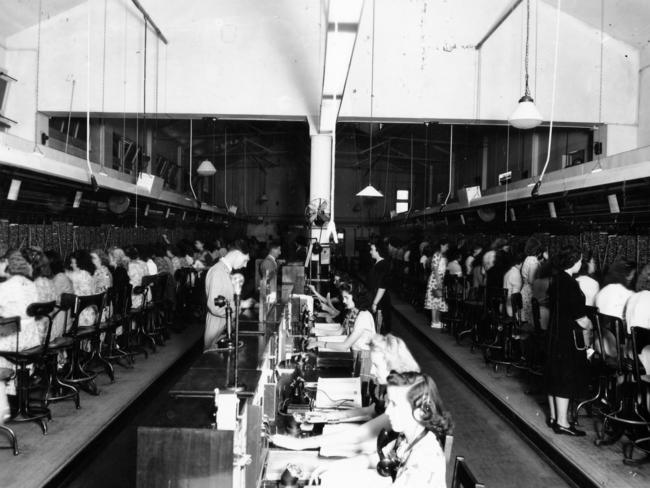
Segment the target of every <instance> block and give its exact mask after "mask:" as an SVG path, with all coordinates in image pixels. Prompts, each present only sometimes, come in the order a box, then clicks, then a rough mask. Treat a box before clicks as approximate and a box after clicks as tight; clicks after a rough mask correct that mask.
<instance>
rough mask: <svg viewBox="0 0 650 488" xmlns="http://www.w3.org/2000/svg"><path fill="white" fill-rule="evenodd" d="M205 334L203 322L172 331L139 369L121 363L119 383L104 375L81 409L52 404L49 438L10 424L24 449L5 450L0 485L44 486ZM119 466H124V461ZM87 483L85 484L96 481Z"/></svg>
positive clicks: (33, 425)
mask: <svg viewBox="0 0 650 488" xmlns="http://www.w3.org/2000/svg"><path fill="white" fill-rule="evenodd" d="M202 334H203V329H202V327H201V326H200V325H198V324H197V325H193V326H190V327H188V328H187V329H186V330H185V331H184V332H182V333H180V334H176V333H173V334H172V339H171V340H170V341H168V342H167V345H166V346H165V347H159V348H158V352H157V353H156V354H150V355H149V359H144V358H143V357H142V356H139V357H138V358H137V362H136V365H135V368H134V369H131V370H127V369H124V368H121V367H119V366H117V367H116V371H115V383H110V381H109V380H108V378H107V377H106V375H104V374H102V375H100V376H99V378H98V381H97V383H98V386H99V389H100V394H99V396H96V397H93V396H90V395H88V394H86V393H83V392H82V394H81V395H82V396H81V409H80V410H75V408H74V405H73V403H72V402H70V401H65V402H59V403H56V404H53V405H52V406H51V410H52V421H51V422H49V430H48V434H47V435H45V436H43V435H42V433H41V430H40V427H39V426H38V425H37V424H36V423H27V424H9V426H10V427H11V428H12V429H13V430H14V432H15V433H16V435H17V436H18V442H19V448H20V451H21V453H20V454H19V455H18V456H14V455H13V453H12V452H11V451H10V450H9V449H2V450H0V466H1V469H0V487H2V488H13V487H16V488H32V487H33V488H40V487H42V486H44V485H45V484H47V483H48V481H50V480H51V479H52V478H53V477H55V476H56V475H57V474H58V473H59V472H60V471H61V470H62V469H63V468H64V467H65V466H66V464H67V463H69V462H70V461H71V460H72V459H73V458H74V457H75V456H76V455H77V454H78V453H80V452H81V451H82V450H83V449H84V447H86V446H88V444H89V443H91V442H92V441H93V439H95V438H96V437H97V436H98V435H99V434H100V433H101V432H102V431H103V430H104V429H105V428H106V427H107V426H108V425H109V424H110V423H111V422H112V421H114V420H115V419H116V418H117V417H118V416H119V415H120V413H122V412H123V411H124V410H125V409H126V408H128V406H129V405H130V404H131V403H132V402H134V401H135V400H136V399H137V398H138V397H139V396H140V395H141V394H142V393H143V392H144V391H145V390H146V389H147V388H148V387H149V386H150V385H151V384H152V383H153V382H154V381H156V380H157V379H158V378H159V377H160V376H161V375H163V374H164V373H165V372H166V371H167V370H168V369H169V367H170V366H172V365H173V364H174V363H175V362H176V361H178V360H179V359H180V358H181V357H182V356H183V355H184V354H185V353H186V352H187V351H188V350H189V349H190V348H191V347H192V346H194V345H195V344H196V343H197V341H198V340H200V337H202ZM0 444H2V445H5V441H4V436H0ZM109 464H112V463H109ZM114 469H119V465H118V466H114ZM87 481H88V483H89V484H87V485H86V486H92V485H93V484H94V483H92V481H91V480H87Z"/></svg>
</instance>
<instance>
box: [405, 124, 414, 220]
mask: <svg viewBox="0 0 650 488" xmlns="http://www.w3.org/2000/svg"><path fill="white" fill-rule="evenodd" d="M409 177H410V179H409V209H408V211H407V212H406V215H410V213H411V209H412V208H413V132H411V169H410V174H409Z"/></svg>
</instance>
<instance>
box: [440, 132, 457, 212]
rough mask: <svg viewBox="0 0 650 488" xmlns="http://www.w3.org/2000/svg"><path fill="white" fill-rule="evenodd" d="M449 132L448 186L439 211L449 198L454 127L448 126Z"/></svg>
mask: <svg viewBox="0 0 650 488" xmlns="http://www.w3.org/2000/svg"><path fill="white" fill-rule="evenodd" d="M449 127H450V128H451V132H450V134H449V186H448V188H447V196H446V197H445V201H444V203H443V204H442V205H441V206H440V210H443V209H444V208H445V207H446V206H447V202H448V201H449V197H450V196H451V174H452V173H451V170H452V164H454V126H453V125H450V126H449Z"/></svg>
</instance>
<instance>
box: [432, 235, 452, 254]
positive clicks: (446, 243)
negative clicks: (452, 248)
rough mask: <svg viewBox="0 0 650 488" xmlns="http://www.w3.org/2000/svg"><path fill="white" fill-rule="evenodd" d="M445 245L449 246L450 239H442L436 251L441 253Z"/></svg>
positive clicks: (437, 244)
mask: <svg viewBox="0 0 650 488" xmlns="http://www.w3.org/2000/svg"><path fill="white" fill-rule="evenodd" d="M445 245H447V246H448V245H449V239H447V238H446V237H443V238H442V239H440V240H439V241H438V242H437V243H436V246H435V250H436V251H440V250H441V249H442V246H445Z"/></svg>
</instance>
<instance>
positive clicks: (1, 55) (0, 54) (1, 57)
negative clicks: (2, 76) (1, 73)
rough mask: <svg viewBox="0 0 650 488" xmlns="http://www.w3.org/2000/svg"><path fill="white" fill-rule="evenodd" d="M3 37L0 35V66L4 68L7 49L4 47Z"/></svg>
mask: <svg viewBox="0 0 650 488" xmlns="http://www.w3.org/2000/svg"><path fill="white" fill-rule="evenodd" d="M5 42H6V41H5V39H4V38H2V37H0V68H6V67H7V65H6V62H7V60H6V56H7V50H6V49H5Z"/></svg>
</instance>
